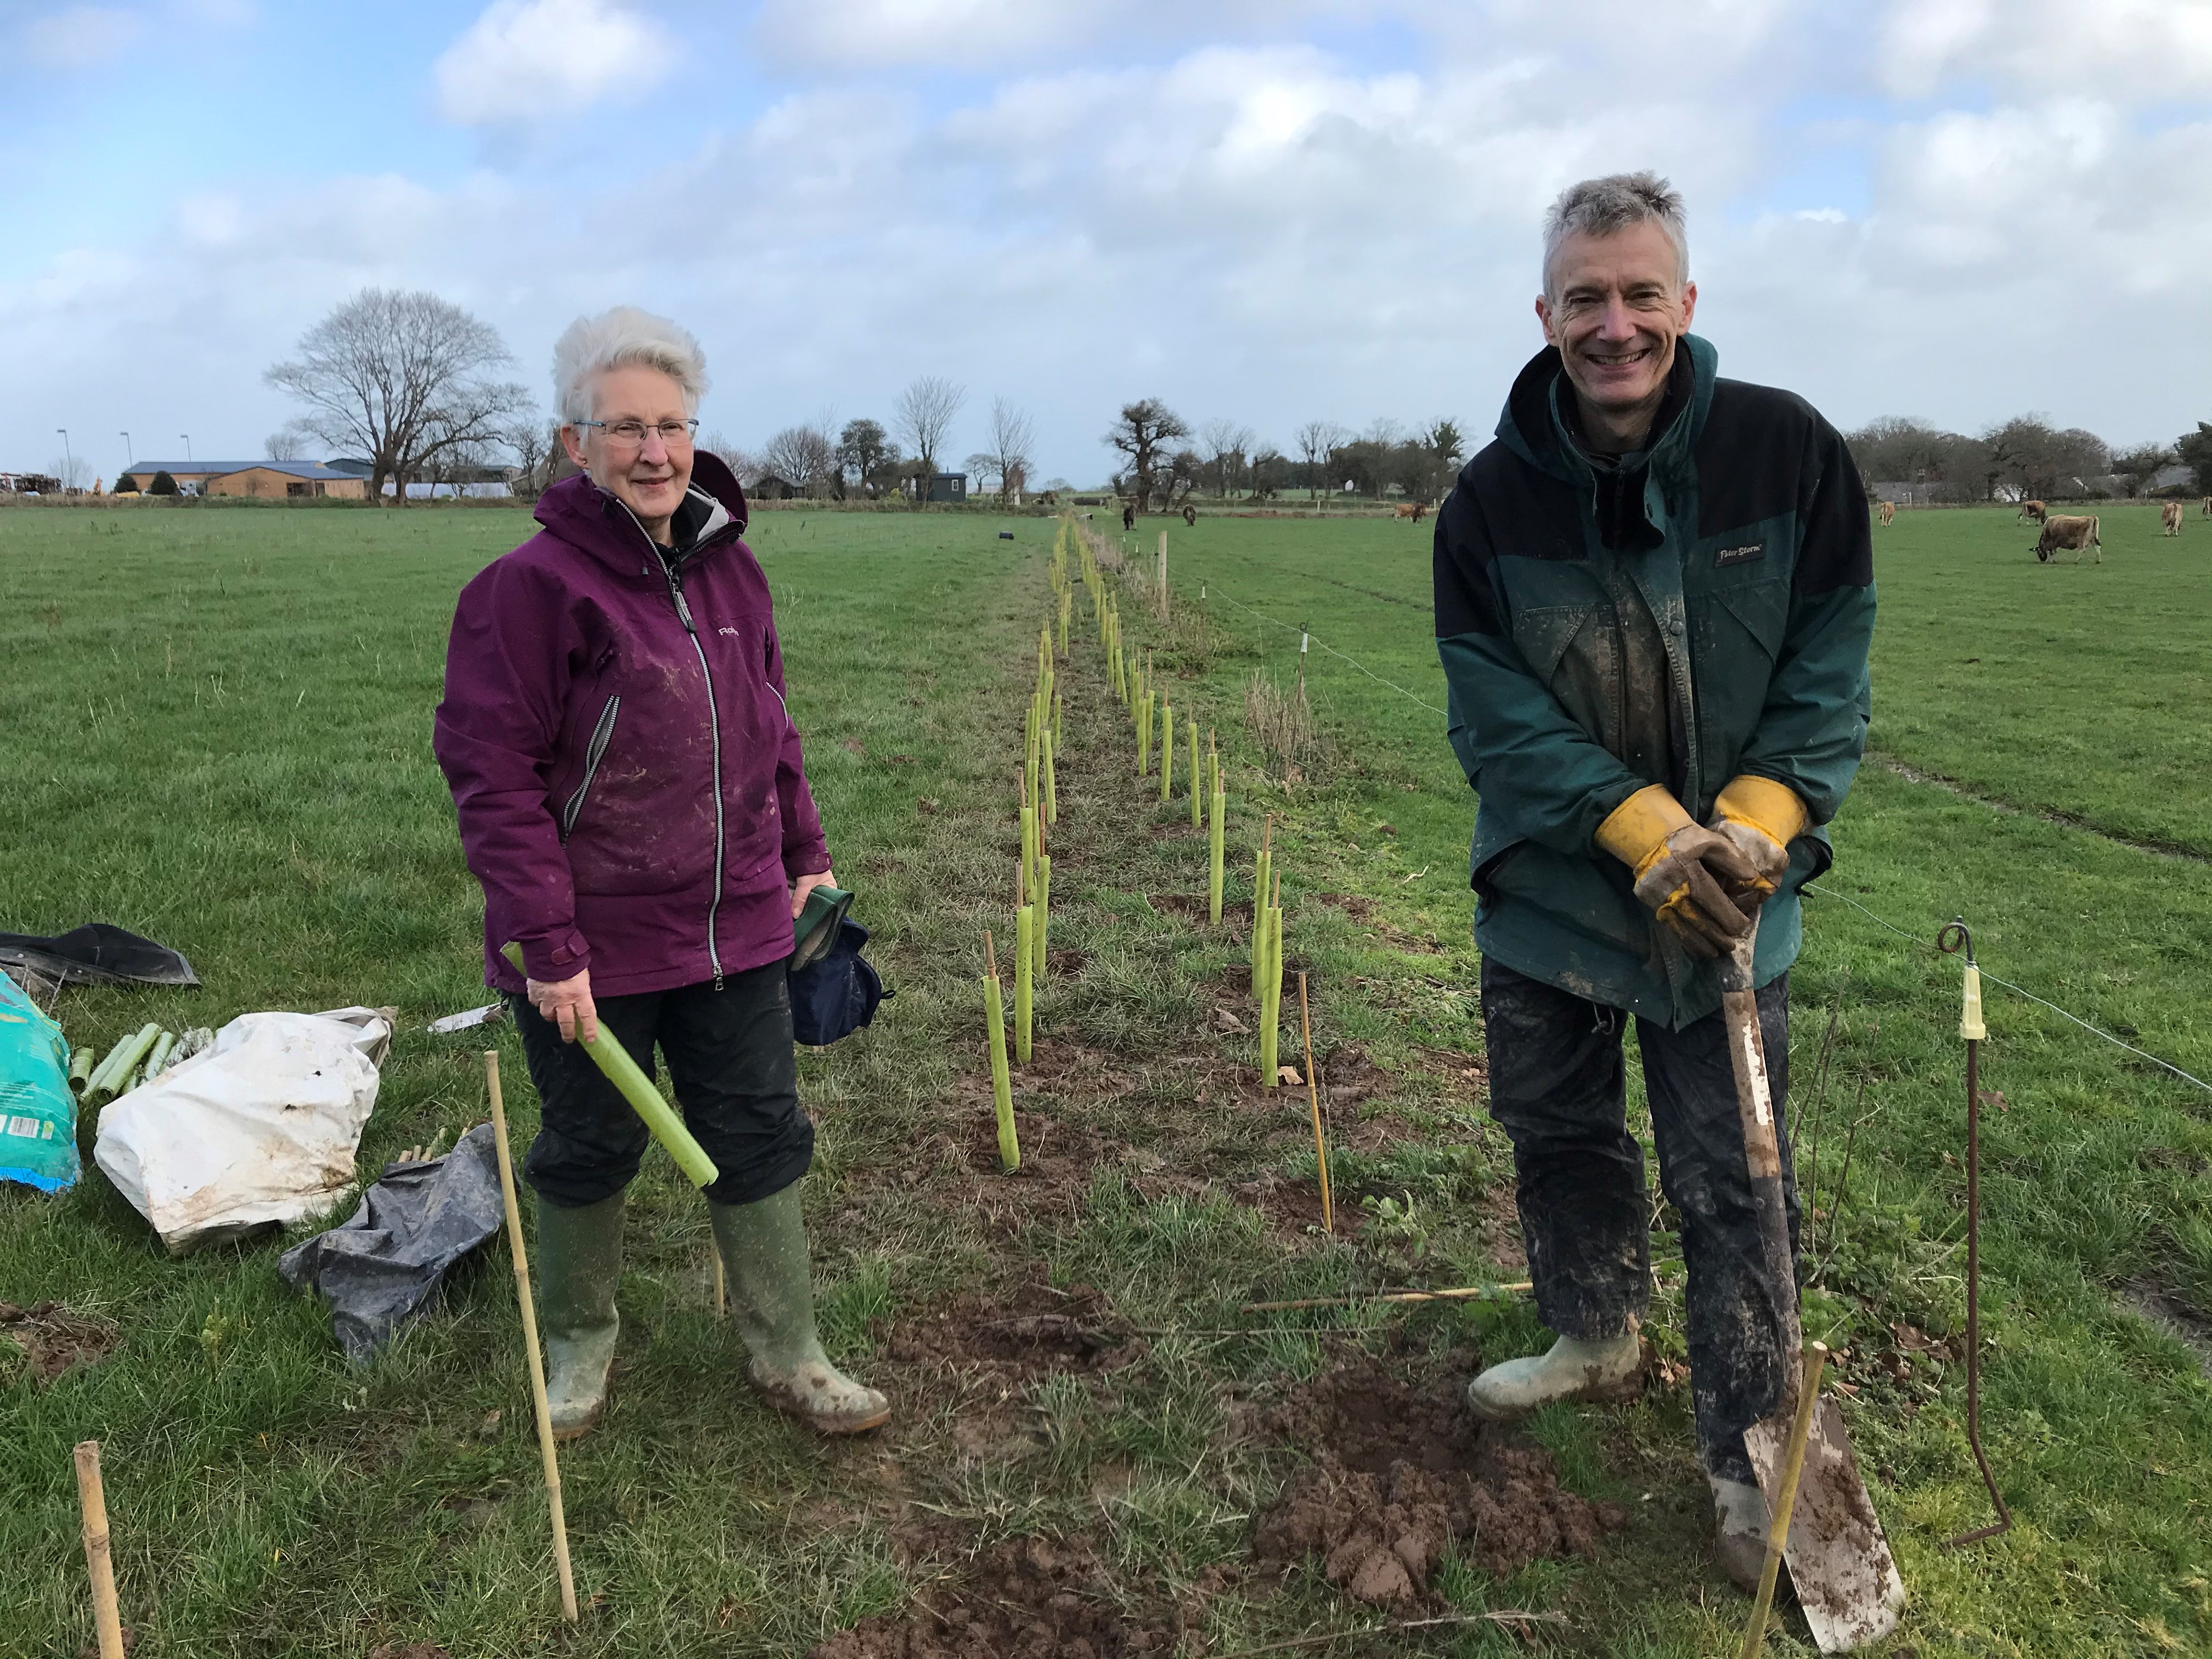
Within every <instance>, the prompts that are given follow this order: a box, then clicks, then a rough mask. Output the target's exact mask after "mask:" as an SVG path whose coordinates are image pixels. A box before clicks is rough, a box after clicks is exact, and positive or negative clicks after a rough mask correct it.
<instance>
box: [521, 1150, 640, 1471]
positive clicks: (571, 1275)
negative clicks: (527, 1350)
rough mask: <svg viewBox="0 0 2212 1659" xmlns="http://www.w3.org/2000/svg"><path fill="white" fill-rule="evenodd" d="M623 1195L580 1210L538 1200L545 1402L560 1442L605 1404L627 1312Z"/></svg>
mask: <svg viewBox="0 0 2212 1659" xmlns="http://www.w3.org/2000/svg"><path fill="white" fill-rule="evenodd" d="M622 1258H623V1194H620V1193H617V1194H615V1195H614V1196H613V1197H612V1198H605V1199H601V1200H599V1202H598V1203H597V1204H586V1205H585V1206H582V1207H581V1208H579V1209H564V1208H562V1206H560V1205H557V1204H552V1203H549V1202H547V1201H546V1200H544V1199H542V1198H541V1199H540V1200H538V1322H540V1323H541V1324H543V1325H544V1328H545V1358H546V1376H545V1404H546V1407H547V1411H548V1413H549V1414H550V1417H551V1419H552V1422H553V1437H554V1438H555V1439H556V1440H574V1438H576V1437H577V1436H579V1435H580V1434H583V1433H585V1432H586V1431H588V1430H589V1429H590V1428H591V1427H592V1425H593V1424H595V1423H597V1422H598V1421H599V1413H602V1412H603V1411H605V1409H606V1405H607V1373H608V1371H609V1370H611V1369H612V1368H613V1365H614V1360H615V1339H616V1337H617V1336H618V1335H620V1334H621V1332H622V1316H621V1315H619V1314H617V1312H616V1311H615V1285H616V1284H617V1281H618V1280H620V1279H621V1278H622Z"/></svg>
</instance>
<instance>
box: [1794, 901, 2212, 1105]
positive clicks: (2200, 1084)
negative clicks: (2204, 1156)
mask: <svg viewBox="0 0 2212 1659" xmlns="http://www.w3.org/2000/svg"><path fill="white" fill-rule="evenodd" d="M1803 890H1804V891H1806V892H1808V893H1810V894H1812V895H1813V896H1814V897H1815V898H1824V899H1836V900H1838V901H1839V902H1842V903H1844V904H1848V905H1850V907H1851V908H1852V909H1854V910H1857V912H1859V914H1860V915H1864V916H1867V917H1869V918H1870V919H1871V920H1873V921H1875V922H1878V923H1880V924H1881V926H1882V927H1887V929H1888V930H1889V931H1890V932H1891V933H1894V934H1896V935H1897V936H1898V938H1899V939H1905V940H1906V941H1908V942H1909V943H1911V944H1914V945H1922V946H1924V947H1925V948H1926V949H1928V950H1930V951H1933V950H1936V948H1937V946H1936V941H1935V940H1934V939H1922V938H1921V937H1920V936H1919V935H1918V934H1917V933H1908V932H1906V931H1905V929H1904V928H1902V927H1899V926H1898V925H1897V924H1896V923H1895V922H1893V921H1890V920H1889V919H1888V918H1887V917H1886V916H1881V915H1875V912H1873V911H1872V910H1869V909H1868V908H1867V907H1866V906H1865V905H1863V904H1861V903H1860V902H1858V901H1857V899H1855V898H1851V897H1850V896H1847V895H1845V894H1843V893H1838V892H1832V891H1831V890H1829V889H1827V888H1826V887H1817V886H1815V885H1814V884H1813V883H1811V882H1809V881H1808V882H1807V883H1806V884H1805V885H1804V888H1803ZM1982 977H1983V978H1984V980H1987V981H1989V982H1990V984H1992V985H2002V987H2004V988H2005V989H2006V990H2008V991H2010V992H2011V993H2012V994H2014V995H2015V996H2020V997H2026V998H2027V1000H2029V1001H2030V1002H2033V1003H2035V1004H2037V1005H2039V1006H2042V1007H2045V1008H2048V1009H2050V1010H2051V1012H2052V1013H2054V1014H2057V1016H2058V1017H2059V1018H2062V1019H2070V1020H2072V1021H2073V1022H2074V1023H2075V1024H2076V1025H2078V1026H2080V1027H2081V1029H2082V1030H2085V1031H2087V1032H2088V1033H2089V1034H2090V1035H2091V1036H2100V1037H2102V1038H2104V1040H2105V1041H2106V1042H2109V1043H2111V1044H2112V1047H2114V1048H2124V1049H2126V1050H2127V1051H2128V1052H2129V1053H2130V1054H2133V1055H2135V1056H2136V1058H2137V1059H2139V1060H2148V1061H2149V1062H2150V1063H2151V1064H2152V1065H2154V1066H2158V1067H2160V1069H2162V1070H2164V1071H2168V1072H2171V1073H2173V1075H2174V1076H2176V1077H2178V1078H2179V1079H2181V1080H2182V1081H2183V1082H2185V1083H2188V1084H2191V1085H2195V1086H2196V1087H2197V1088H2199V1089H2202V1090H2203V1091H2204V1092H2205V1093H2206V1094H2208V1095H2212V1083H2207V1082H2206V1081H2205V1080H2204V1079H2203V1078H2201V1077H2198V1076H2197V1075H2196V1073H2193V1072H2185V1071H2183V1070H2182V1069H2181V1067H2179V1066H2176V1065H2175V1064H2174V1063H2173V1062H2172V1060H2160V1058H2159V1057H2158V1056H2157V1055H2156V1054H2152V1053H2150V1052H2149V1051H2148V1049H2144V1048H2136V1045H2135V1044H2134V1043H2132V1042H2124V1041H2123V1040H2122V1039H2121V1038H2119V1037H2116V1036H2113V1035H2112V1033H2111V1032H2110V1031H2107V1030H2105V1029H2104V1028H2103V1027H2102V1026H2100V1025H2093V1024H2090V1023H2089V1022H2088V1021H2087V1020H2086V1019H2084V1018H2081V1015H2079V1014H2076V1013H2071V1012H2068V1011H2067V1010H2066V1009H2063V1008H2062V1007H2060V1006H2058V1005H2057V1003H2055V1002H2053V1001H2051V1000H2050V999H2049V998H2047V997H2039V996H2038V995H2036V994H2035V993H2034V992H2033V991H2029V990H2025V989H2023V988H2021V987H2020V986H2017V985H2015V984H2014V983H2013V982H2012V981H2010V980H2008V979H2000V978H1998V977H1997V976H1996V975H1995V974H1993V973H1991V972H1990V970H1989V969H1987V968H1986V967H1984V968H1983V969H1982Z"/></svg>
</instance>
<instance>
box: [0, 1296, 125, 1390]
mask: <svg viewBox="0 0 2212 1659" xmlns="http://www.w3.org/2000/svg"><path fill="white" fill-rule="evenodd" d="M122 1340H123V1333H122V1331H121V1330H120V1329H118V1328H117V1327H116V1326H115V1325H114V1324H112V1322H109V1321H107V1320H105V1319H95V1318H92V1317H89V1316H86V1315H83V1314H77V1313H72V1312H70V1310H69V1309H67V1308H65V1307H64V1306H63V1305H62V1304H60V1303H58V1302H40V1303H35V1304H33V1305H32V1306H30V1307H27V1308H19V1307H17V1306H16V1305H15V1304H14V1303H12V1302H0V1381H4V1380H5V1379H6V1378H7V1377H8V1376H9V1373H11V1372H12V1371H14V1370H16V1369H17V1367H18V1366H20V1367H21V1370H23V1371H24V1372H26V1373H27V1375H28V1376H30V1379H31V1380H32V1381H33V1383H51V1382H52V1381H53V1380H54V1379H55V1378H56V1377H58V1376H60V1375H61V1374H62V1373H63V1372H64V1371H65V1370H69V1369H70V1367H72V1366H75V1365H96V1364H99V1363H100V1361H101V1360H103V1359H105V1358H107V1356H108V1355H109V1354H111V1353H112V1352H114V1351H115V1349H116V1348H117V1347H118V1346H119V1345H120V1344H121V1343H122ZM9 1344H13V1345H14V1346H15V1348H16V1349H17V1350H18V1351H20V1352H21V1354H22V1358H21V1360H16V1359H15V1358H14V1356H13V1355H11V1354H9V1352H8V1349H7V1345H9Z"/></svg>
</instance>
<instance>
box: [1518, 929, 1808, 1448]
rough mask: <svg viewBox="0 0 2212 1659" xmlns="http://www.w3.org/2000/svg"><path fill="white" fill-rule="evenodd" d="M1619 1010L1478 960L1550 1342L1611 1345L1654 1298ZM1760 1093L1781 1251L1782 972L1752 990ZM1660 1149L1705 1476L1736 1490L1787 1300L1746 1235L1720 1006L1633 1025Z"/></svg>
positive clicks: (1750, 1232)
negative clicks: (1768, 1093) (1684, 1275)
mask: <svg viewBox="0 0 2212 1659" xmlns="http://www.w3.org/2000/svg"><path fill="white" fill-rule="evenodd" d="M1626 1019H1627V1016H1626V1013H1625V1012H1623V1011H1622V1010H1620V1009H1618V1008H1608V1007H1603V1006H1600V1005H1598V1004H1596V1003H1592V1002H1585V1001H1584V1000H1583V999H1582V998H1580V997H1577V996H1573V995H1571V994H1569V993H1567V992H1565V991H1561V990H1559V989H1557V988H1555V987H1552V986H1549V985H1546V984H1544V983H1543V982H1542V981H1539V980H1534V979H1530V978H1529V977H1528V975H1525V974H1521V973H1516V972H1515V971H1514V970H1513V969H1510V968H1507V967H1505V966H1504V965H1503V964H1501V963H1494V962H1492V961H1490V960H1488V959H1487V958H1486V959H1485V960H1484V962H1483V964H1482V1024H1483V1032H1484V1036H1485V1038H1486V1041H1487V1042H1488V1045H1489V1052H1490V1111H1491V1115H1492V1116H1493V1117H1495V1118H1496V1119H1497V1120H1498V1123H1499V1124H1500V1125H1501V1126H1502V1127H1504V1131H1505V1133H1506V1135H1507V1136H1508V1138H1509V1139H1511V1141H1512V1142H1513V1162H1514V1166H1515V1168H1516V1170H1517V1172H1518V1174H1519V1177H1520V1180H1519V1188H1518V1194H1517V1196H1518V1199H1519V1203H1520V1211H1521V1232H1522V1239H1523V1241H1524V1243H1526V1244H1527V1246H1528V1276H1529V1278H1530V1279H1532V1280H1534V1284H1535V1287H1536V1310H1537V1312H1538V1313H1539V1314H1540V1315H1541V1316H1542V1318H1543V1321H1544V1322H1545V1323H1546V1324H1547V1325H1548V1326H1550V1327H1551V1328H1552V1329H1553V1330H1554V1331H1557V1332H1558V1333H1559V1334H1560V1335H1562V1336H1575V1337H1583V1338H1586V1339H1592V1340H1595V1339H1601V1338H1604V1337H1612V1336H1620V1335H1623V1334H1626V1332H1627V1331H1628V1329H1629V1326H1630V1322H1631V1320H1632V1319H1634V1320H1637V1321H1641V1320H1642V1319H1643V1318H1644V1315H1645V1313H1646V1311H1647V1310H1648V1309H1649V1307H1650V1300H1651V1251H1650V1222H1651V1208H1650V1200H1649V1199H1648V1198H1647V1197H1646V1195H1645V1188H1644V1149H1643V1147H1642V1146H1639V1145H1638V1143H1637V1140H1636V1138H1635V1137H1634V1136H1633V1135H1632V1134H1630V1133H1628V1127H1627V1122H1626V1103H1627V1085H1626V1073H1625V1072H1624V1069H1623V1066H1622V1064H1621V1054H1620V1036H1621V1027H1622V1026H1623V1025H1624V1024H1626ZM1759 1031H1760V1035H1761V1036H1762V1037H1763V1039H1764V1041H1765V1046H1766V1067H1767V1076H1768V1078H1769V1079H1771V1084H1772V1087H1773V1091H1774V1116H1775V1131H1776V1133H1777V1135H1778V1137H1779V1139H1780V1141H1781V1146H1782V1169H1783V1182H1784V1188H1785V1190H1786V1192H1787V1194H1788V1204H1789V1213H1790V1248H1791V1254H1792V1255H1793V1256H1794V1255H1795V1254H1796V1245H1797V1192H1796V1183H1795V1181H1794V1178H1793V1176H1792V1175H1791V1172H1790V1136H1789V1129H1788V1126H1787V1124H1786V1122H1785V1121H1784V1114H1783V1103H1784V1098H1785V1097H1786V1096H1787V1094H1788V1092H1789V1086H1790V976H1789V975H1787V974H1784V975H1782V976H1781V977H1779V978H1778V979H1777V980H1775V981H1773V982H1772V983H1771V984H1770V985H1768V986H1767V987H1765V989H1763V990H1761V991H1760V992H1759ZM1636 1042H1637V1047H1638V1049H1639V1050H1640V1051H1641V1052H1642V1054H1643V1056H1644V1095H1645V1097H1646V1099H1647V1101H1648V1103H1649V1104H1650V1109H1651V1131H1652V1138H1653V1139H1655V1140H1656V1141H1657V1142H1658V1150H1659V1185H1660V1188H1661V1190H1662V1191H1663V1192H1664V1193H1665V1194H1667V1197H1668V1201H1669V1202H1671V1203H1672V1204H1673V1205H1674V1208H1675V1210H1676V1212H1678V1213H1679V1214H1680V1217H1681V1225H1682V1235H1681V1237H1682V1256H1683V1261H1684V1263H1685V1265H1686V1267H1687V1268H1688V1270H1689V1279H1690V1284H1689V1347H1690V1389H1691V1395H1692V1401H1693V1402H1694V1404H1695V1406H1696V1409H1697V1419H1698V1450H1699V1456H1700V1458H1701V1460H1702V1461H1703V1462H1704V1464H1705V1469H1706V1471H1707V1473H1709V1474H1714V1475H1717V1476H1718V1477H1720V1478H1721V1479H1723V1480H1744V1481H1747V1480H1750V1479H1751V1478H1752V1470H1751V1463H1750V1461H1749V1459H1748V1458H1747V1456H1746V1455H1745V1453H1744V1448H1743V1431H1744V1430H1745V1429H1747V1428H1748V1427H1749V1426H1750V1425H1752V1424H1753V1423H1755V1422H1757V1421H1759V1419H1761V1418H1762V1417H1765V1416H1766V1415H1767V1414H1768V1413H1770V1412H1771V1411H1773V1410H1774V1409H1775V1408H1776V1407H1777V1406H1778V1405H1779V1404H1780V1402H1781V1400H1782V1391H1783V1382H1784V1374H1785V1369H1784V1368H1785V1364H1795V1363H1796V1357H1795V1356H1794V1355H1792V1356H1787V1357H1785V1356H1784V1354H1783V1353H1782V1352H1781V1330H1782V1326H1781V1320H1782V1310H1783V1308H1784V1306H1785V1305H1786V1304H1785V1303H1784V1297H1796V1293H1797V1291H1796V1285H1795V1284H1794V1283H1790V1284H1786V1285H1785V1284H1781V1283H1778V1282H1777V1279H1776V1277H1775V1275H1774V1274H1773V1273H1772V1272H1771V1270H1770V1269H1769V1267H1768V1265H1767V1261H1766V1258H1765V1252H1764V1251H1763V1250H1762V1249H1761V1248H1760V1245H1759V1221H1758V1212H1757V1210H1756V1208H1755V1207H1754V1206H1753V1202H1752V1196H1751V1176H1750V1172H1749V1170H1747V1167H1746V1165H1745V1163H1744V1153H1743V1130H1742V1127H1741V1121H1740V1120H1739V1118H1738V1116H1737V1112H1736V1097H1735V1073H1734V1072H1733V1070H1731V1068H1730V1066H1729V1051H1728V1041H1727V1036H1726V1032H1725V1028H1724V1027H1723V1024H1722V1020H1721V1017H1720V1015H1719V1014H1717V1013H1715V1014H1711V1015H1710V1016H1708V1017H1707V1018H1704V1019H1701V1020H1699V1021H1697V1022H1695V1023H1694V1024H1691V1025H1689V1026H1687V1027H1686V1028H1684V1029H1683V1030H1680V1031H1670V1030H1667V1029H1666V1028H1664V1027H1663V1026H1658V1025H1654V1024H1650V1022H1649V1021H1647V1020H1643V1019H1639V1020H1638V1021H1637V1022H1636Z"/></svg>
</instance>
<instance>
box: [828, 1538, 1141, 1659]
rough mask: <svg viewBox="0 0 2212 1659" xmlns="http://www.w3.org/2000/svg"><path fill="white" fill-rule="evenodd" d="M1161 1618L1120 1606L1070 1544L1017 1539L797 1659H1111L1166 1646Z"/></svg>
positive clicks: (1090, 1561)
mask: <svg viewBox="0 0 2212 1659" xmlns="http://www.w3.org/2000/svg"><path fill="white" fill-rule="evenodd" d="M1175 1626H1176V1620H1175V1617H1174V1614H1173V1613H1172V1611H1171V1610H1168V1611H1153V1612H1146V1611H1145V1610H1141V1609H1137V1610H1133V1609H1131V1608H1128V1607H1124V1606H1123V1605H1122V1604H1121V1601H1119V1600H1118V1599H1117V1598H1116V1597H1115V1595H1114V1593H1113V1589H1112V1586H1111V1584H1110V1583H1109V1582H1108V1579H1107V1577H1106V1575H1105V1573H1104V1571H1103V1570H1102V1569H1101V1568H1100V1566H1099V1565H1098V1563H1097V1559H1096V1558H1095V1557H1093V1556H1092V1555H1091V1553H1090V1552H1089V1550H1088V1549H1086V1548H1085V1547H1082V1546H1081V1545H1080V1544H1073V1545H1070V1544H1051V1543H1048V1542H1046V1541H1044V1540H1043V1539H1041V1538H1018V1539H1012V1540H1010V1541H1007V1542H1006V1543H1003V1544H999V1545H996V1546H994V1547H992V1548H991V1549H988V1550H987V1551H985V1552H984V1553H983V1554H982V1555H981V1557H980V1558H979V1559H977V1561H976V1563H975V1567H974V1568H973V1570H972V1571H969V1573H967V1574H966V1575H965V1576H964V1577H963V1579H962V1580H961V1582H960V1583H958V1584H957V1586H955V1587H954V1588H952V1589H948V1590H942V1591H939V1592H935V1593H933V1594H931V1595H926V1596H923V1597H922V1598H921V1599H920V1600H919V1601H916V1602H915V1603H914V1604H913V1605H912V1606H910V1607H908V1608H907V1610H906V1611H904V1612H902V1613H883V1614H879V1615H878V1616H877V1617H876V1618H873V1619H866V1620H862V1621H861V1622H860V1624H858V1625H855V1626H854V1627H853V1628H852V1629H850V1630H848V1631H843V1632H839V1633H838V1634H837V1635H836V1636H833V1637H831V1638H829V1640H828V1641H826V1642H823V1643H820V1644H817V1646H816V1647H815V1648H814V1649H813V1650H811V1652H810V1653H809V1654H808V1656H807V1659H1012V1656H1016V1655H1021V1656H1029V1655H1038V1656H1043V1655H1054V1656H1059V1659H1118V1656H1121V1655H1133V1654H1147V1653H1163V1654H1164V1653H1167V1652H1169V1651H1170V1650H1172V1649H1173V1648H1174V1646H1175V1642H1176V1629H1175Z"/></svg>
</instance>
